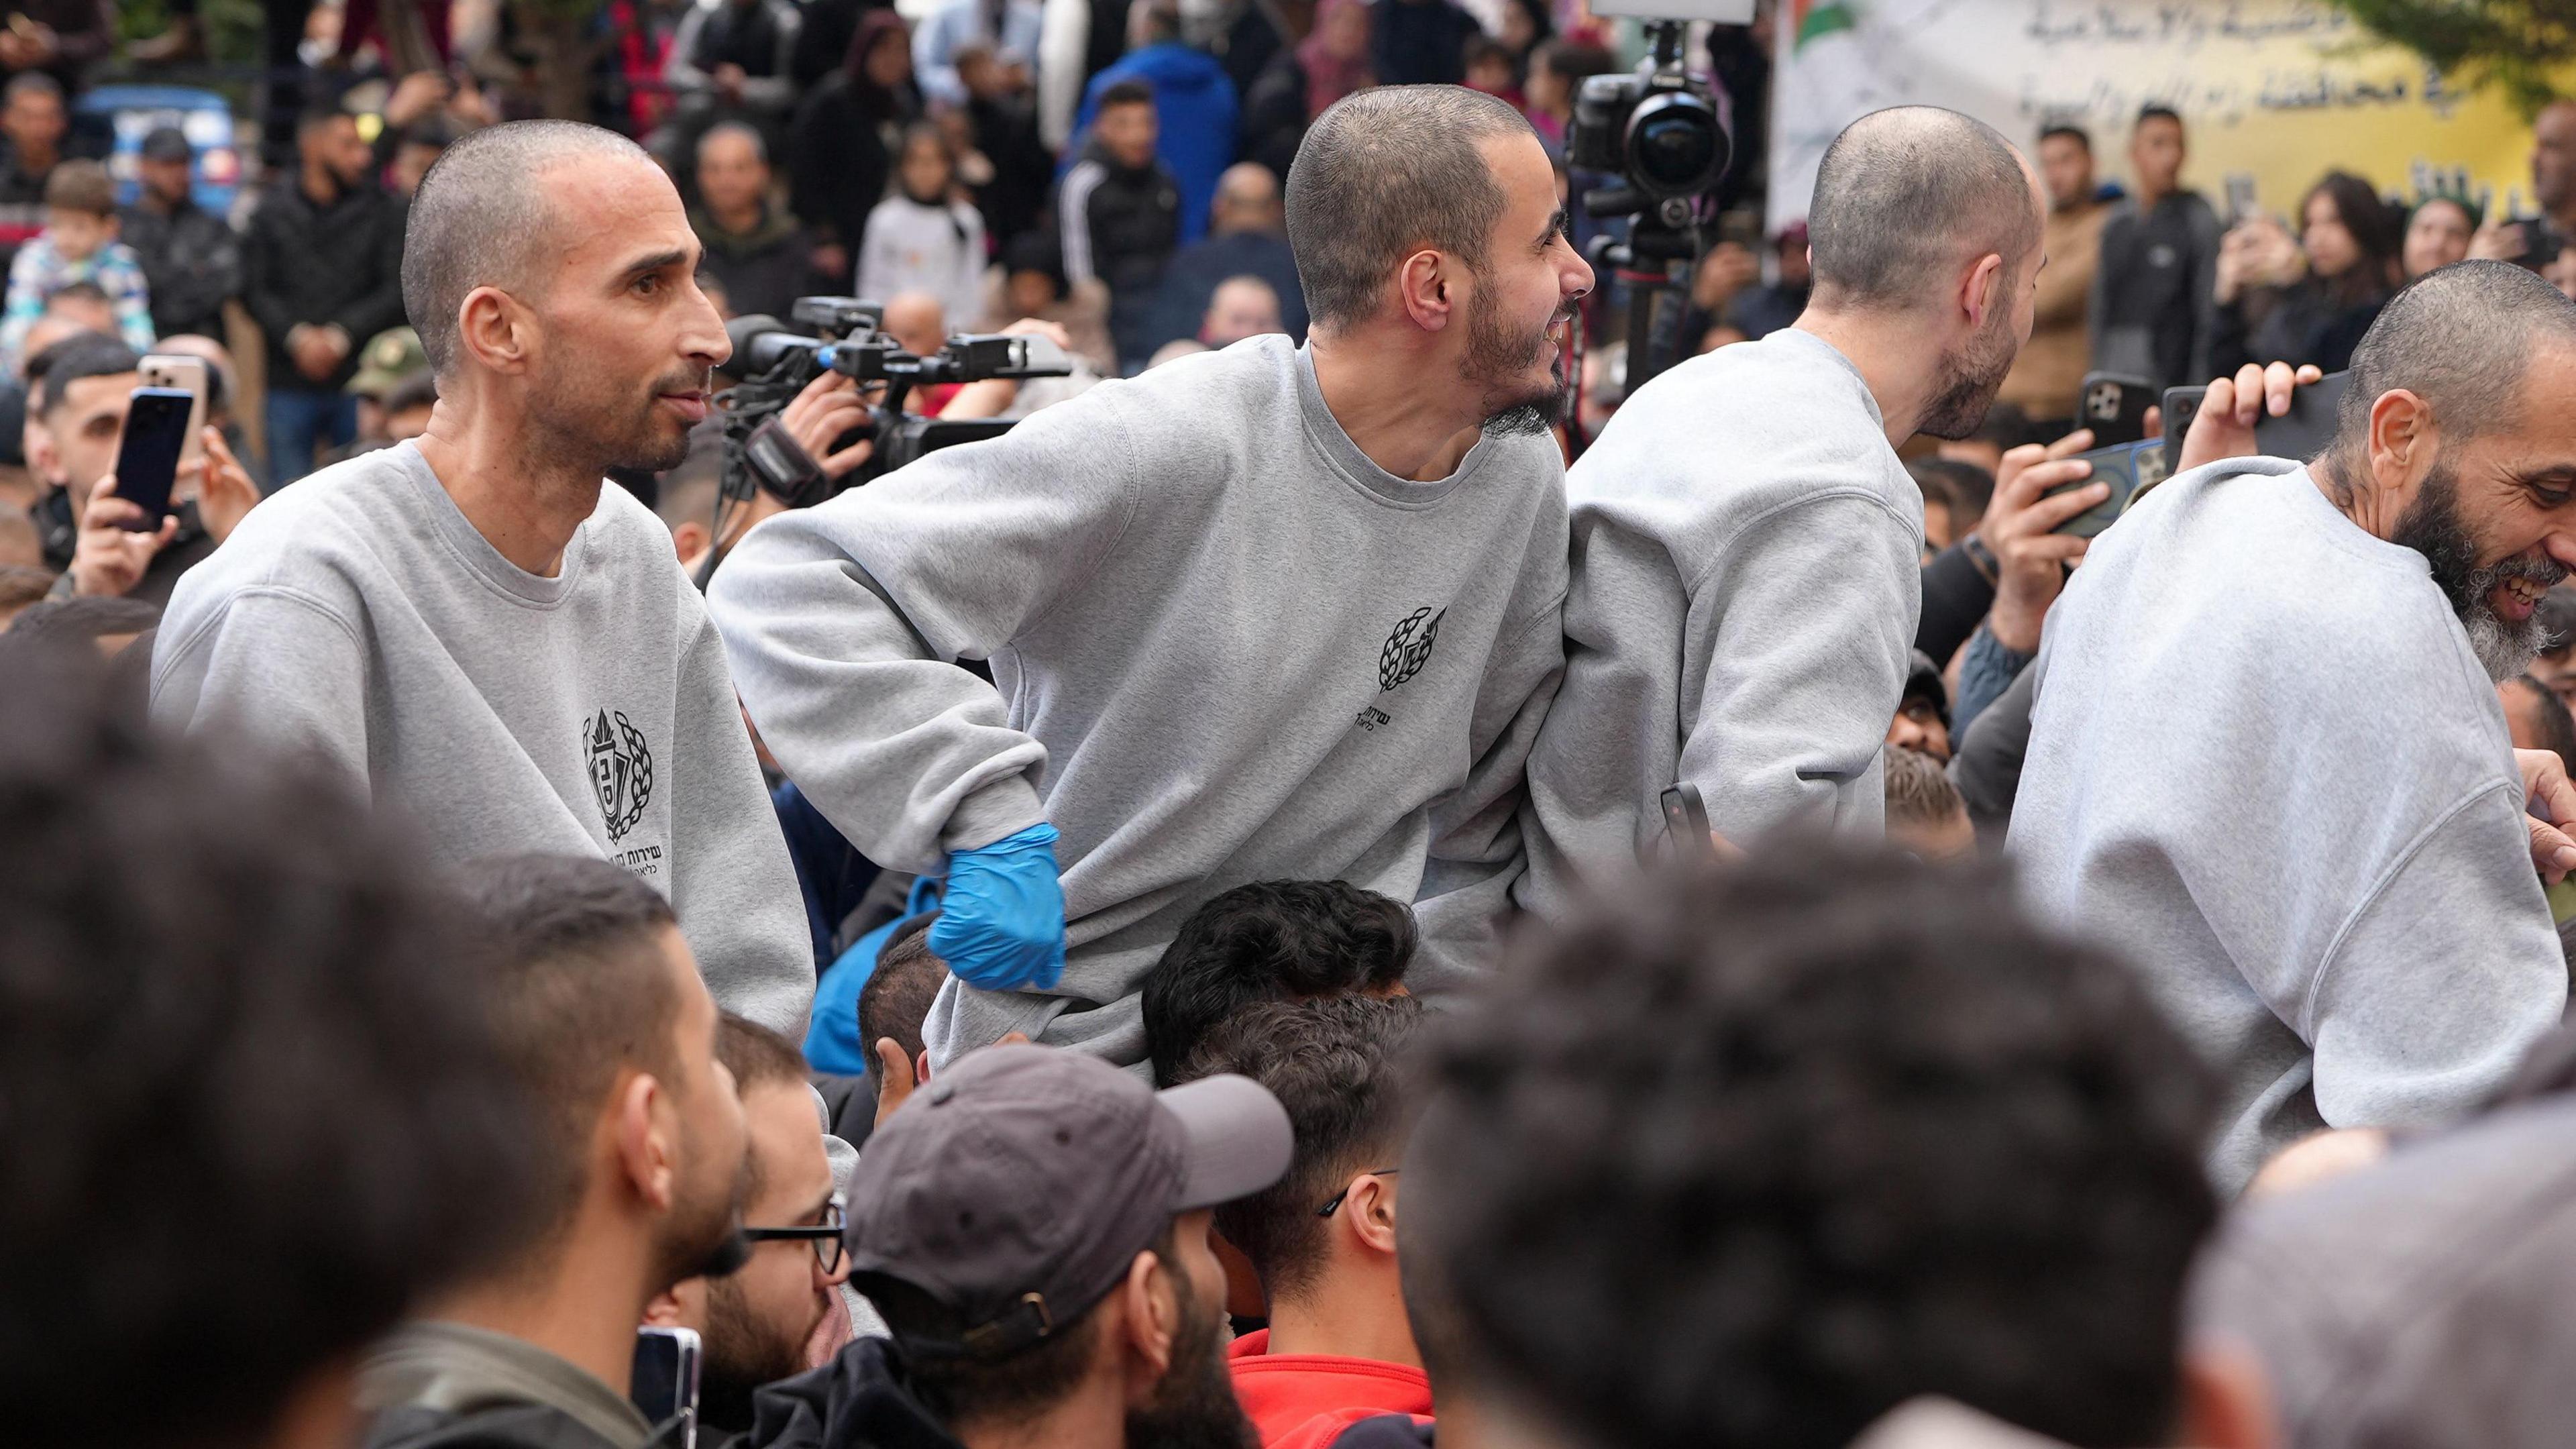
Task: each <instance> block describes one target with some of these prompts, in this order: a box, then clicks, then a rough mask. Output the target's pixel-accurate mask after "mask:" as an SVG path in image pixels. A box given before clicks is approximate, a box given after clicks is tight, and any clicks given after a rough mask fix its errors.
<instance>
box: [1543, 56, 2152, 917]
mask: <svg viewBox="0 0 2576 1449" xmlns="http://www.w3.org/2000/svg"><path fill="white" fill-rule="evenodd" d="M2046 210H2047V199H2046V197H2045V195H2044V193H2043V192H2042V190H2041V188H2040V184H2039V180H2038V177H2037V175H2036V174H2035V173H2034V172H2033V171H2032V170H2031V167H2030V165H2029V163H2028V162H2026V161H2025V160H2023V159H2022V156H2021V153H2020V152H2019V151H2017V150H2015V149H2014V148H2013V145H2012V143H2011V142H2009V141H2007V140H2005V139H2004V138H2003V137H2002V136H2001V135H1999V134H1997V133H1996V132H1995V130H1994V129H1993V128H1992V127H1990V126H1987V125H1984V124H1982V123H1980V122H1977V121H1973V120H1970V119H1969V118H1968V117H1966V116H1962V115H1958V114H1956V113H1954V112H1950V111H1944V110H1939V109H1936V108H1934V107H1930V106H1905V107H1900V108H1898V109H1895V110H1887V111H1880V112H1877V113H1875V114H1873V115H1869V116H1864V117H1862V118H1861V119H1860V120H1858V121H1855V122H1853V123H1852V125H1851V127H1850V128H1849V129H1848V130H1845V131H1844V132H1843V133H1842V135H1841V136H1840V137H1838V138H1836V140H1835V141H1834V144H1833V145H1832V146H1831V147H1830V148H1829V149H1827V151H1826V152H1825V157H1824V161H1823V163H1822V165H1821V166H1820V167H1819V168H1818V171H1817V173H1816V191H1815V200H1814V202H1813V203H1812V206H1811V208H1810V210H1809V212H1808V216H1807V227H1808V238H1809V247H1810V251H1811V257H1812V263H1813V265H1812V270H1813V272H1814V274H1815V290H1814V292H1813V294H1812V296H1811V298H1810V300H1809V302H1808V304H1807V309H1806V311H1805V312H1804V313H1803V314H1801V315H1800V316H1799V318H1798V320H1797V321H1796V322H1795V323H1794V324H1792V325H1791V326H1789V327H1785V328H1782V329H1781V330H1780V331H1778V332H1774V333H1772V334H1770V335H1768V336H1766V337H1764V338H1763V339H1762V340H1761V341H1760V342H1757V343H1753V344H1750V345H1748V346H1743V347H1724V348H1720V349H1718V350H1717V351H1715V352H1712V353H1708V354H1706V355H1703V356H1701V357H1697V358H1693V359H1691V360H1690V361H1688V362H1684V363H1682V364H1680V365H1679V366H1677V367H1674V368H1673V369H1672V370H1670V371H1668V372H1665V373H1663V374H1661V375H1659V376H1658V377H1656V378H1655V379H1654V381H1652V382H1650V383H1648V384H1647V385H1646V386H1645V387H1643V388H1641V389H1640V390H1639V391H1638V392H1637V394H1636V395H1635V396H1634V397H1632V398H1630V399H1629V400H1628V403H1627V404H1626V405H1625V406H1624V407H1622V408H1621V409H1620V410H1619V412H1618V414H1617V415H1616V416H1615V417H1614V418H1612V420H1611V422H1610V425H1609V426H1608V427H1607V428H1605V429H1603V431H1602V434H1601V438H1600V441H1598V442H1597V443H1595V444H1594V445H1593V446H1592V448H1591V449H1590V451H1588V452H1586V453H1585V454H1584V455H1583V457H1582V459H1581V460H1580V461H1579V462H1578V463H1576V465H1575V466H1574V468H1573V470H1572V471H1571V472H1569V473H1568V474H1567V476H1566V487H1567V493H1568V495H1569V497H1570V499H1571V502H1572V507H1573V579H1572V591H1571V592H1570V593H1569V594H1568V595H1567V597H1566V601H1565V636H1566V662H1565V686H1564V689H1563V690H1562V692H1561V693H1560V695H1559V697H1558V699H1557V701H1556V706H1555V708H1554V710H1553V711H1552V712H1551V713H1550V714H1549V716H1548V720H1547V725H1546V728H1545V730H1544V731H1543V732H1542V733H1541V735H1540V737H1539V742H1538V746H1537V748H1536V750H1535V751H1534V752H1533V753H1532V755H1531V758H1530V764H1529V790H1530V797H1531V801H1532V803H1533V804H1534V805H1535V807H1536V817H1537V821H1538V826H1539V829H1538V832H1537V837H1536V839H1534V840H1533V842H1532V844H1531V848H1530V870H1529V874H1528V877H1527V880H1526V883H1525V889H1524V891H1523V899H1524V901H1525V903H1527V904H1528V905H1530V906H1531V907H1532V908H1533V909H1536V910H1540V911H1543V912H1555V911H1558V910H1560V909H1562V907H1563V906H1564V904H1565V903H1566V901H1567V899H1568V897H1569V896H1570V895H1571V893H1572V892H1573V889H1574V887H1575V885H1576V884H1577V881H1578V878H1581V877H1588V876H1603V875H1615V874H1618V873H1620V872H1622V871H1628V870H1633V869H1634V868H1635V866H1636V862H1637V859H1638V852H1639V850H1640V849H1641V848H1644V847H1645V846H1647V845H1648V844H1649V843H1650V842H1651V841H1652V840H1653V839H1654V838H1655V837H1656V836H1657V835H1658V834H1659V833H1660V832H1661V830H1662V814H1661V810H1660V806H1659V799H1660V797H1661V795H1662V793H1663V792H1664V790H1666V789H1667V788H1669V787H1670V786H1672V785H1674V784H1676V783H1687V784H1690V785H1693V786H1696V787H1697V788H1698V790H1699V793H1700V796H1701V798H1702V799H1703V800H1704V801H1705V802H1706V804H1707V807H1708V814H1709V820H1710V823H1711V824H1712V825H1713V826H1714V827H1715V828H1716V829H1717V830H1718V831H1719V832H1720V833H1721V834H1724V835H1726V836H1728V837H1730V838H1732V839H1737V840H1742V839H1746V838H1748V837H1750V836H1753V835H1757V834H1760V833H1761V832H1764V831H1766V830H1770V829H1773V828H1775V827H1778V826H1782V825H1788V824H1793V823H1795V824H1801V825H1807V826H1812V827H1817V828H1832V829H1837V830H1849V831H1856V832H1860V833H1864V834H1868V835H1873V836H1874V835H1876V834H1877V833H1878V832H1879V831H1880V829H1881V828H1882V824H1883V821H1884V819H1885V812H1884V800H1883V787H1882V785H1881V777H1880V768H1881V767H1880V759H1879V749H1880V745H1881V743H1882V742H1883V741H1884V740H1885V739H1886V736H1887V722H1888V721H1889V720H1890V719H1893V718H1894V717H1895V715H1896V708H1897V705H1898V703H1899V702H1900V701H1901V699H1902V698H1903V694H1904V689H1905V678H1906V673H1907V670H1908V668H1909V667H1910V665H1911V663H1912V660H1913V647H1914V627H1915V621H1916V618H1917V616H1918V615H1919V614H1920V612H1921V607H1922V585H1921V581H1920V578H1919V576H1918V575H1919V569H1920V560H1921V559H1922V556H1923V552H1922V550H1923V500H1922V495H1921V494H1920V493H1919V492H1918V491H1917V490H1916V488H1915V486H1914V483H1913V481H1912V480H1911V479H1909V478H1908V477H1907V476H1906V472H1905V467H1904V465H1903V464H1902V463H1900V462H1898V461H1897V456H1896V445H1897V444H1899V443H1901V442H1903V441H1905V440H1906V439H1907V438H1909V437H1911V436H1913V435H1914V434H1915V433H1918V432H1922V433H1929V434H1931V435H1932V436H1934V437H1939V438H1964V437H1967V436H1968V435H1969V434H1971V433H1973V432H1974V431H1976V429H1977V426H1978V424H1979V423H1981V422H1983V421H1984V420H1985V415H1986V408H1987V406H1988V405H1989V404H1991V403H1992V402H1993V401H1994V397H1995V392H1996V390H1997V389H1998V388H2000V387H2001V386H2002V385H2003V379H2004V374H2005V373H2006V372H2008V371H2010V370H2011V368H2012V363H2013V358H2014V356H2015V354H2016V353H2018V352H2019V351H2020V349H2021V344H2022V343H2023V342H2024V341H2025V340H2027V339H2028V338H2029V336H2030V329H2031V322H2032V319H2033V316H2034V314H2035V311H2036V308H2037V298H2038V281H2039V269H2040V266H2041V265H2042V263H2043V261H2044V260H2045V258H2044V257H2043V255H2042V251H2041V231H2042V222H2043V219H2044V217H2045V215H2046ZM2085 487H2086V489H2088V490H2098V489H2099V488H2100V487H2101V485H2099V484H2087V485H2085Z"/></svg>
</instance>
